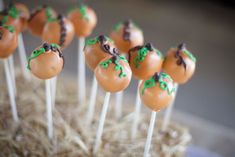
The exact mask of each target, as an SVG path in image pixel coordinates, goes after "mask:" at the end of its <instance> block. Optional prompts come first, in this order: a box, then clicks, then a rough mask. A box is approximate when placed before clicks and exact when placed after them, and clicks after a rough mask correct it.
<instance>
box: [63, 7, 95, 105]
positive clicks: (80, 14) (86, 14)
mask: <svg viewBox="0 0 235 157" xmlns="http://www.w3.org/2000/svg"><path fill="white" fill-rule="evenodd" d="M68 18H69V19H70V20H71V21H72V23H73V25H74V28H75V33H76V35H77V36H78V101H79V103H80V104H81V105H85V101H86V69H85V60H84V53H83V49H84V45H85V37H87V36H89V35H90V34H91V33H92V31H93V29H94V27H95V26H96V23H97V17H96V14H95V12H94V10H92V9H91V8H90V7H88V6H85V5H81V6H79V7H75V8H73V9H71V11H70V12H69V14H68Z"/></svg>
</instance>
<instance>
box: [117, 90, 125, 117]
mask: <svg viewBox="0 0 235 157" xmlns="http://www.w3.org/2000/svg"><path fill="white" fill-rule="evenodd" d="M115 96H116V102H115V116H116V119H119V118H121V117H122V100H123V91H120V92H118V93H116V94H115Z"/></svg>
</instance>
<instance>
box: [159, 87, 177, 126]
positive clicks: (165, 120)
mask: <svg viewBox="0 0 235 157" xmlns="http://www.w3.org/2000/svg"><path fill="white" fill-rule="evenodd" d="M177 91H178V84H175V93H174V94H175V95H174V100H173V101H172V103H171V104H170V105H169V106H168V107H167V108H166V111H165V114H164V118H163V123H162V128H161V130H162V131H165V130H166V129H167V127H168V125H169V122H170V119H171V115H172V110H173V107H174V103H175V97H176V94H177Z"/></svg>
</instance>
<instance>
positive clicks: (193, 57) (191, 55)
mask: <svg viewBox="0 0 235 157" xmlns="http://www.w3.org/2000/svg"><path fill="white" fill-rule="evenodd" d="M182 51H183V53H184V54H186V55H187V56H188V57H189V58H190V59H191V60H192V61H193V62H194V63H196V61H197V59H196V57H195V56H194V55H193V54H192V53H191V52H189V51H188V50H186V49H184V50H182Z"/></svg>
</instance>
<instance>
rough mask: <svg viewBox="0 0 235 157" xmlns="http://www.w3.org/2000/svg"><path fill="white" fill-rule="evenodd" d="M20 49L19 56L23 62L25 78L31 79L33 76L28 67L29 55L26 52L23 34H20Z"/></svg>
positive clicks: (22, 67)
mask: <svg viewBox="0 0 235 157" xmlns="http://www.w3.org/2000/svg"><path fill="white" fill-rule="evenodd" d="M18 50H19V57H20V63H21V69H22V72H23V76H24V78H25V79H27V80H30V79H31V76H30V73H29V71H28V70H27V69H26V65H27V56H26V52H25V47H24V41H23V36H22V34H19V35H18Z"/></svg>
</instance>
